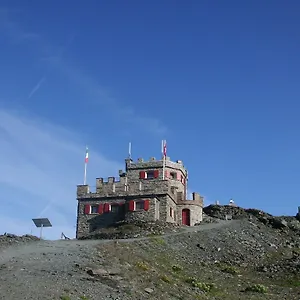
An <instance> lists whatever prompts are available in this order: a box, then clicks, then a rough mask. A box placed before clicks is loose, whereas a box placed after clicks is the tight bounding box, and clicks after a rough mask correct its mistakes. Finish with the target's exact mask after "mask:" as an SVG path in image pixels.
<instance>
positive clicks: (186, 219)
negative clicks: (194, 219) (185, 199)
mask: <svg viewBox="0 0 300 300" xmlns="http://www.w3.org/2000/svg"><path fill="white" fill-rule="evenodd" d="M182 225H187V226H190V225H191V220H190V210H189V209H187V208H185V209H183V210H182Z"/></svg>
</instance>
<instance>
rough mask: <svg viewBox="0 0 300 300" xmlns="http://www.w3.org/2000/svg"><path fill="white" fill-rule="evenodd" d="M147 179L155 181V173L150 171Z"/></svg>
mask: <svg viewBox="0 0 300 300" xmlns="http://www.w3.org/2000/svg"><path fill="white" fill-rule="evenodd" d="M146 178H147V179H153V178H154V171H148V172H147V177H146Z"/></svg>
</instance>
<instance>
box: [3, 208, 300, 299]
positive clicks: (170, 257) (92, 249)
mask: <svg viewBox="0 0 300 300" xmlns="http://www.w3.org/2000/svg"><path fill="white" fill-rule="evenodd" d="M205 214H206V218H205V221H204V222H203V223H202V224H200V225H198V226H195V227H185V228H180V229H179V228H172V226H168V227H167V229H166V230H164V229H162V226H163V224H156V225H155V224H153V226H154V228H156V229H153V230H151V229H150V228H148V227H147V226H148V225H146V224H144V225H142V224H131V225H130V226H132V227H131V228H134V229H133V230H134V231H135V234H137V232H139V235H137V236H138V238H132V237H133V236H132V235H129V236H128V237H130V239H121V240H112V241H109V240H103V238H104V237H107V236H108V234H109V235H110V237H112V238H115V237H116V236H115V235H114V233H115V232H118V233H117V237H123V238H124V237H125V236H124V235H123V236H120V232H123V233H124V232H125V234H127V233H128V231H129V230H128V228H130V226H129V224H123V225H122V226H125V229H124V228H123V229H122V226H121V227H119V228H117V229H116V228H113V229H112V230H111V231H108V230H106V231H105V235H101V234H100V232H98V233H97V234H95V235H94V237H98V238H100V240H92V239H90V238H91V237H90V236H89V237H87V239H86V240H80V241H75V240H74V241H64V240H62V241H55V242H50V241H33V240H31V241H25V243H20V242H18V243H15V244H11V245H10V246H8V247H9V248H7V246H6V247H5V248H4V247H2V248H0V299H65V300H66V299H115V300H116V299H124V300H127V299H128V300H129V299H174V300H175V299H220V300H221V299H222V300H223V299H230V300H232V299H278V300H279V299H280V300H281V299H289V300H290V299H291V300H292V299H300V273H299V271H300V235H299V228H300V222H299V221H298V220H297V218H295V217H273V216H271V215H269V214H266V213H264V212H261V211H258V210H245V209H242V208H238V207H230V206H215V205H213V206H208V207H206V208H205ZM226 215H227V216H228V215H231V216H232V218H233V220H230V221H226V220H225V216H226ZM141 228H142V229H141ZM158 229H159V230H158ZM150 232H151V234H150ZM142 233H143V234H142ZM161 233H163V235H160V234H161ZM143 235H146V237H145V238H144V237H142V236H143ZM5 239H6V238H5ZM1 241H2V238H0V243H1Z"/></svg>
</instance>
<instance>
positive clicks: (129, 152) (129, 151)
mask: <svg viewBox="0 0 300 300" xmlns="http://www.w3.org/2000/svg"><path fill="white" fill-rule="evenodd" d="M128 154H129V158H130V159H131V142H129V149H128Z"/></svg>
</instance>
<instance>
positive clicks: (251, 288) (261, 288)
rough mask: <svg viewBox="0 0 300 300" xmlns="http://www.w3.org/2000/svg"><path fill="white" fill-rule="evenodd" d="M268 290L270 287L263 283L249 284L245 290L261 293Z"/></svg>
mask: <svg viewBox="0 0 300 300" xmlns="http://www.w3.org/2000/svg"><path fill="white" fill-rule="evenodd" d="M267 291H268V288H267V287H266V286H264V285H263V284H254V285H250V286H247V287H246V289H245V292H253V293H260V294H265V293H266V292H267Z"/></svg>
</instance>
